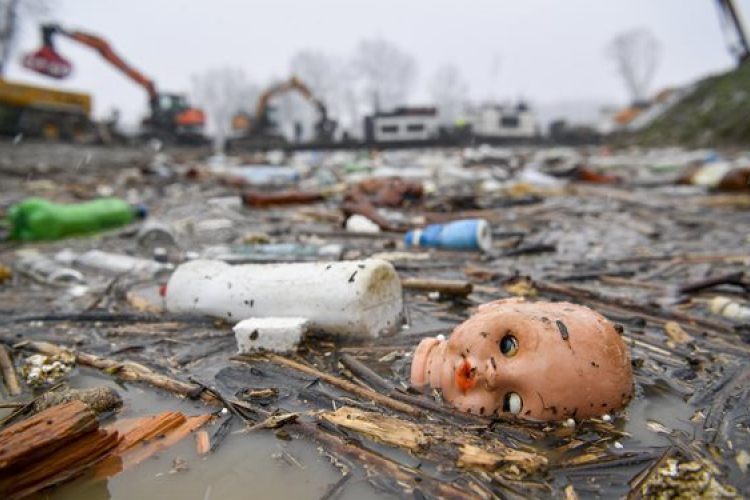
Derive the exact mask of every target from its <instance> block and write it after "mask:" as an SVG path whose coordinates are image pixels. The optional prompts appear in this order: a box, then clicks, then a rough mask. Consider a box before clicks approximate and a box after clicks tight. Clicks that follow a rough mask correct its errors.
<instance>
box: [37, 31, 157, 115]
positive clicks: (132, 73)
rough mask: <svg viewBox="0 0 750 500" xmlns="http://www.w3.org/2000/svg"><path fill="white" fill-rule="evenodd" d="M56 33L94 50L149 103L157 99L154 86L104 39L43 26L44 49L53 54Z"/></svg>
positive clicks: (39, 69) (38, 69)
mask: <svg viewBox="0 0 750 500" xmlns="http://www.w3.org/2000/svg"><path fill="white" fill-rule="evenodd" d="M58 33H59V34H61V35H63V36H66V37H68V38H70V39H71V40H75V41H76V42H78V43H80V44H82V45H85V46H87V47H89V48H92V49H94V50H96V51H97V52H99V54H100V55H101V56H102V57H103V58H104V60H106V61H107V62H108V63H110V64H111V65H112V66H114V67H115V68H117V69H118V70H120V71H122V72H123V73H124V74H125V75H127V76H128V77H129V78H130V79H131V80H133V81H134V82H136V83H137V84H138V85H140V86H141V87H143V88H144V89H145V90H146V92H147V93H148V97H149V100H150V101H153V100H155V99H156V98H157V96H158V93H157V91H156V85H155V84H154V82H153V81H152V80H151V79H149V78H147V77H146V76H144V75H143V74H142V73H141V72H140V71H138V70H136V69H135V68H133V67H132V66H131V65H130V64H128V63H127V62H125V61H124V60H123V59H122V58H121V57H120V56H118V55H117V54H116V53H115V51H114V50H112V47H111V46H110V45H109V43H107V42H106V41H105V40H104V39H102V38H100V37H98V36H96V35H91V34H88V33H83V32H81V31H68V30H66V29H63V28H62V27H61V26H59V25H57V24H45V25H43V26H42V39H43V42H44V47H45V48H48V49H51V50H52V51H53V52H54V53H57V52H56V51H55V50H54V47H55V45H54V36H55V35H56V34H58ZM32 69H35V70H36V71H38V72H40V73H44V74H47V73H46V72H45V71H44V69H43V68H32ZM48 76H54V75H48Z"/></svg>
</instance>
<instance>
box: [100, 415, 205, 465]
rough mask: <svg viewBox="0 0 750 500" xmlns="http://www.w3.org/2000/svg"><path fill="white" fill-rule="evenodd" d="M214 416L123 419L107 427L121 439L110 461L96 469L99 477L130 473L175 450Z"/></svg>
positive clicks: (164, 416) (156, 416)
mask: <svg viewBox="0 0 750 500" xmlns="http://www.w3.org/2000/svg"><path fill="white" fill-rule="evenodd" d="M212 418H213V417H212V415H198V416H194V417H186V416H185V415H183V414H182V413H179V412H172V411H167V412H163V413H160V414H158V415H154V416H151V417H144V418H134V419H123V420H118V421H117V422H115V423H114V424H112V425H110V426H108V427H107V430H108V431H110V432H116V433H119V434H120V435H121V436H122V439H121V441H120V442H119V444H118V445H117V448H115V449H114V450H113V451H112V453H111V454H110V456H109V457H107V459H106V460H104V461H103V462H102V463H101V464H100V465H99V466H97V467H96V469H95V473H96V475H97V476H99V477H105V476H111V475H113V473H118V472H120V471H121V470H128V469H130V468H132V467H134V466H136V465H138V464H139V463H141V462H143V461H144V460H146V459H147V458H149V457H151V456H153V455H155V454H156V453H158V452H160V451H162V450H164V449H166V448H168V447H170V446H172V445H173V444H175V443H177V442H178V441H180V440H181V439H183V438H185V437H187V436H188V435H190V433H192V432H194V431H195V430H196V429H198V428H200V427H202V426H203V425H205V424H206V423H207V422H208V421H210V420H211V419H212Z"/></svg>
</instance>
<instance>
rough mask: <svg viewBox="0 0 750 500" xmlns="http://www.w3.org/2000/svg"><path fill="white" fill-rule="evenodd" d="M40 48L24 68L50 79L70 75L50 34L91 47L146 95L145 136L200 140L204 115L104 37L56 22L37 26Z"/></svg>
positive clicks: (25, 61) (29, 56)
mask: <svg viewBox="0 0 750 500" xmlns="http://www.w3.org/2000/svg"><path fill="white" fill-rule="evenodd" d="M41 31H42V48H41V49H39V50H38V51H36V52H34V53H32V54H30V55H28V56H26V57H25V58H24V61H23V64H24V66H25V67H26V68H28V69H30V70H32V71H36V72H37V73H41V74H43V75H45V76H48V77H52V78H58V79H60V78H65V77H67V76H68V75H69V74H70V63H68V62H67V61H66V60H65V59H64V58H63V57H62V56H61V55H60V54H59V53H58V52H57V51H56V50H55V44H54V37H55V36H56V35H58V34H59V35H62V36H65V37H66V38H68V39H70V40H73V41H75V42H78V43H80V44H82V45H84V46H86V47H89V48H91V49H94V50H95V51H97V52H98V53H99V55H101V56H102V58H103V59H104V60H105V61H107V62H108V63H110V64H111V65H112V66H114V67H115V68H117V69H118V70H119V71H121V72H122V73H124V74H125V75H126V76H127V77H128V78H130V79H131V80H132V81H134V82H135V83H137V84H138V85H140V86H141V87H143V89H144V90H145V91H146V94H147V95H148V102H149V109H150V114H149V116H148V117H146V118H145V119H144V120H143V121H142V126H143V127H144V129H145V131H146V135H148V136H154V137H157V138H160V139H167V140H176V141H177V142H196V141H198V142H203V140H204V138H203V127H204V125H205V114H204V113H203V111H202V110H201V109H198V108H194V107H192V106H191V105H190V103H189V102H188V100H187V98H186V97H185V96H184V95H181V94H175V93H167V92H160V91H158V90H157V88H156V84H155V82H154V81H153V80H151V79H150V78H148V77H146V76H145V75H143V74H142V73H141V72H139V71H138V70H136V69H135V68H134V67H132V66H131V65H130V64H128V63H127V62H125V60H124V59H122V58H121V57H120V56H119V55H118V54H117V53H116V52H115V51H114V50H113V49H112V47H111V46H110V45H109V43H107V42H106V41H105V40H104V39H102V38H100V37H98V36H96V35H92V34H89V33H84V32H81V31H70V30H67V29H64V28H63V27H61V26H60V25H58V24H44V25H42V26H41Z"/></svg>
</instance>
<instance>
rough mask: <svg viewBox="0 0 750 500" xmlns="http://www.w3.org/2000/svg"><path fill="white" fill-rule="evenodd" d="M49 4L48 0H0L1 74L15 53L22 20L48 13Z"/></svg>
mask: <svg viewBox="0 0 750 500" xmlns="http://www.w3.org/2000/svg"><path fill="white" fill-rule="evenodd" d="M49 4H50V2H49V1H48V0H0V75H3V74H5V69H6V67H7V65H8V61H9V60H10V57H11V55H12V54H13V49H14V48H15V41H16V38H17V37H18V31H19V29H20V25H21V20H22V19H24V18H34V17H37V16H40V15H43V14H47V13H48V12H49V11H50V5H49Z"/></svg>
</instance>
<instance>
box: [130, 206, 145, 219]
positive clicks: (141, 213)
mask: <svg viewBox="0 0 750 500" xmlns="http://www.w3.org/2000/svg"><path fill="white" fill-rule="evenodd" d="M133 211H134V212H135V215H136V217H138V218H139V219H145V218H146V217H147V216H148V208H147V207H146V205H136V206H135V207H133Z"/></svg>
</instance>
